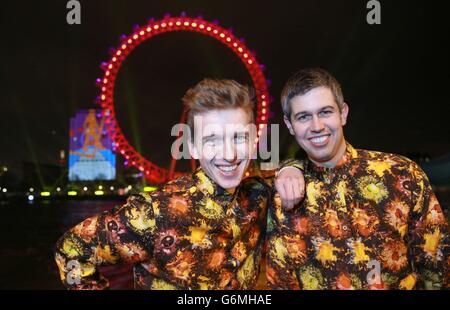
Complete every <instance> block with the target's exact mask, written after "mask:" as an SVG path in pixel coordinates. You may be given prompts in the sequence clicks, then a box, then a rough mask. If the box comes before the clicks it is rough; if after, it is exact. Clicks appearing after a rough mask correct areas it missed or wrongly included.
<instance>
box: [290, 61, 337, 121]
mask: <svg viewBox="0 0 450 310" xmlns="http://www.w3.org/2000/svg"><path fill="white" fill-rule="evenodd" d="M317 87H326V88H328V89H330V90H331V92H332V93H333V96H334V100H335V101H336V103H337V105H338V107H339V110H340V111H341V110H342V106H343V104H344V95H343V94H342V90H341V85H340V84H339V82H338V81H337V80H336V79H335V78H334V77H333V76H332V75H331V74H330V73H329V72H327V71H325V70H324V69H320V68H310V69H303V70H300V71H298V72H296V73H294V75H292V76H291V77H290V78H289V80H288V81H287V82H286V84H285V86H284V88H283V91H282V92H281V107H282V109H283V113H284V115H285V116H287V117H288V118H289V117H290V116H291V105H290V101H291V99H292V98H294V97H296V96H301V95H304V94H306V93H307V92H309V91H310V90H312V89H314V88H317Z"/></svg>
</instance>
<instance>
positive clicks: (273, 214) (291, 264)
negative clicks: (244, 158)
mask: <svg viewBox="0 0 450 310" xmlns="http://www.w3.org/2000/svg"><path fill="white" fill-rule="evenodd" d="M286 221H287V218H286V215H285V213H284V209H283V208H282V207H281V198H280V197H279V195H278V194H275V195H274V197H273V200H272V201H271V204H270V207H269V211H268V218H267V241H268V242H267V259H266V262H267V266H266V277H267V285H268V287H269V289H281V290H295V289H300V284H299V281H298V278H297V271H296V268H297V267H296V266H297V261H298V259H299V258H301V257H302V254H301V253H300V251H298V250H299V249H300V248H304V244H302V242H303V241H302V240H301V239H300V238H298V236H296V234H295V233H294V232H293V231H292V230H291V229H290V227H289V226H286Z"/></svg>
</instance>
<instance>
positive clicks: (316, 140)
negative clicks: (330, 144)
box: [311, 136, 328, 143]
mask: <svg viewBox="0 0 450 310" xmlns="http://www.w3.org/2000/svg"><path fill="white" fill-rule="evenodd" d="M327 138H328V137H327V136H322V137H317V138H312V139H311V141H312V142H313V143H322V142H324V141H325V140H326V139H327Z"/></svg>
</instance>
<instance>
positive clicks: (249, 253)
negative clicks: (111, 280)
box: [55, 169, 271, 289]
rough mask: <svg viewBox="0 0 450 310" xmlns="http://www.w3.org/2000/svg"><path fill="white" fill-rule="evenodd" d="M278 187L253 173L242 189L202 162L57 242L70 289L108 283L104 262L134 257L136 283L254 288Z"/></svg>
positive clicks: (148, 286) (60, 264)
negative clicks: (222, 181)
mask: <svg viewBox="0 0 450 310" xmlns="http://www.w3.org/2000/svg"><path fill="white" fill-rule="evenodd" d="M270 194H271V191H270V188H269V187H268V186H267V185H266V184H265V183H264V182H263V181H262V180H261V179H259V178H256V177H255V178H247V179H245V180H243V182H242V183H241V185H240V186H239V187H238V188H237V189H236V192H235V194H234V195H232V194H230V193H228V192H227V191H225V190H224V189H222V188H221V187H219V186H218V185H216V184H215V183H214V182H213V181H211V180H210V179H209V178H208V177H207V176H206V175H205V174H204V172H203V171H202V170H201V169H198V170H197V171H196V172H194V173H193V174H192V175H190V176H186V177H182V178H179V179H177V180H174V181H171V182H169V183H167V184H166V185H164V186H163V187H162V188H161V189H160V190H157V191H155V192H152V193H150V194H140V195H133V196H130V197H129V198H128V200H127V202H126V203H125V204H124V205H122V206H118V207H116V208H114V209H113V210H111V211H107V212H104V213H102V214H100V215H98V216H94V217H91V218H89V219H87V220H85V221H83V222H82V223H80V224H78V225H77V226H75V227H74V228H72V229H71V230H69V231H68V232H66V233H65V234H64V235H63V236H62V237H61V239H60V240H59V241H58V242H57V245H56V254H55V259H56V263H57V265H58V268H59V271H60V276H61V280H62V281H63V283H64V284H65V285H66V287H67V288H70V289H103V288H107V287H108V280H107V279H106V278H104V277H103V276H102V275H101V274H100V273H99V272H98V268H97V266H99V265H110V264H119V263H134V264H135V265H134V282H135V283H134V284H135V288H136V289H248V288H253V287H254V285H255V282H256V280H257V277H258V274H259V263H260V259H261V249H262V246H263V242H264V237H265V231H266V223H267V217H266V215H267V207H266V206H267V202H268V198H269V196H270Z"/></svg>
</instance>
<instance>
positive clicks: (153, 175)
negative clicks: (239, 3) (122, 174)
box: [97, 15, 270, 184]
mask: <svg viewBox="0 0 450 310" xmlns="http://www.w3.org/2000/svg"><path fill="white" fill-rule="evenodd" d="M175 31H189V32H195V33H198V34H201V35H206V36H209V37H212V38H214V39H216V40H217V41H219V42H221V43H223V44H225V45H226V46H227V47H228V48H230V49H231V50H232V51H233V52H234V54H235V55H237V56H238V57H239V58H240V60H241V61H242V63H243V64H244V65H245V67H246V69H247V70H248V72H249V74H250V76H251V79H252V82H253V86H254V88H255V90H256V109H257V111H256V125H257V128H258V129H259V130H258V133H257V138H256V141H255V142H256V143H257V142H258V140H259V137H260V136H261V134H262V129H263V128H264V126H266V125H267V119H268V112H269V104H270V101H269V92H268V85H267V81H266V78H265V76H264V74H263V70H262V66H261V65H260V64H259V63H258V61H257V60H256V58H255V55H254V54H253V53H252V52H251V51H250V50H249V49H248V48H247V47H246V46H245V45H244V43H243V42H242V41H241V40H239V39H237V38H236V37H235V36H234V35H233V34H232V33H231V31H229V30H226V29H224V28H222V27H220V26H219V25H217V24H216V23H211V22H208V21H206V20H204V19H202V18H191V17H187V16H183V15H182V16H178V17H170V16H166V17H164V18H163V19H161V20H158V21H149V22H148V24H146V25H144V26H140V27H136V29H135V31H134V32H133V33H131V34H130V35H128V36H125V37H124V38H123V40H122V41H121V42H120V44H119V45H118V46H117V47H116V48H115V49H114V50H113V51H112V57H111V59H109V61H108V62H104V63H102V65H101V67H102V69H103V70H104V74H103V77H102V78H99V79H97V84H98V86H99V88H100V96H99V98H98V103H99V104H100V106H101V107H102V111H103V112H102V113H103V116H104V118H105V127H106V129H107V131H108V133H109V135H110V136H111V138H112V139H113V149H114V151H115V152H116V153H119V154H121V155H122V156H123V157H124V158H125V159H126V160H127V161H128V162H129V164H130V165H132V166H134V167H135V168H137V169H138V170H139V171H141V172H142V174H143V176H144V177H145V179H146V180H147V181H148V182H150V183H153V184H161V183H164V182H167V181H168V180H170V179H172V178H175V177H178V176H180V175H182V174H183V173H182V172H177V171H176V170H175V169H176V159H174V158H172V159H171V164H170V168H169V169H165V168H163V167H160V166H158V165H156V164H154V163H153V162H151V161H150V160H148V159H146V158H144V156H142V155H141V154H140V153H139V152H138V151H137V150H136V149H135V148H134V147H133V146H132V145H131V144H130V143H129V142H128V140H127V139H126V138H125V136H124V134H123V132H122V130H121V128H120V126H119V124H118V122H117V119H116V113H115V109H114V85H115V80H116V77H117V74H118V72H119V69H120V66H121V65H122V63H123V61H124V60H125V59H126V57H127V56H128V55H129V54H130V53H131V52H132V51H133V50H134V49H135V48H136V47H137V46H139V45H140V44H141V43H143V42H144V41H146V40H149V39H150V38H153V37H155V36H157V35H160V34H164V33H167V32H175ZM185 120H186V111H183V113H182V115H181V117H180V121H181V123H184V122H185ZM192 168H195V161H194V160H192Z"/></svg>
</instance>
